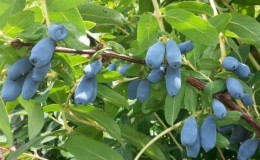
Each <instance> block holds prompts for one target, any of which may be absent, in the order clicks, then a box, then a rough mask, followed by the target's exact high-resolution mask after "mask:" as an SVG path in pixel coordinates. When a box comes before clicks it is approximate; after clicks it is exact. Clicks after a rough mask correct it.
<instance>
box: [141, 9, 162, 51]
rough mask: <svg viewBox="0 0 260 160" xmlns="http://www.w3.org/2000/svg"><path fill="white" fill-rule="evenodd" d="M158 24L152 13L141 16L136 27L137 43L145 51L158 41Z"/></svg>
mask: <svg viewBox="0 0 260 160" xmlns="http://www.w3.org/2000/svg"><path fill="white" fill-rule="evenodd" d="M158 32H159V24H158V22H157V20H156V18H155V17H154V16H153V14H152V13H149V12H148V13H145V14H143V15H142V17H141V18H140V20H139V22H138V26H137V43H138V47H139V49H141V50H145V49H147V48H148V47H150V46H151V45H153V44H154V43H155V42H157V40H158Z"/></svg>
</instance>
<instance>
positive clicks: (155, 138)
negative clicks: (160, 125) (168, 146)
mask: <svg viewBox="0 0 260 160" xmlns="http://www.w3.org/2000/svg"><path fill="white" fill-rule="evenodd" d="M181 124H182V122H179V123H176V124H175V125H173V126H171V127H170V128H167V129H166V130H164V131H163V132H161V133H160V134H158V135H157V136H156V137H154V138H153V139H152V140H151V141H149V142H148V143H147V144H146V145H145V146H144V147H143V148H142V149H141V151H140V152H139V153H138V154H137V155H136V157H135V159H134V160H138V159H139V158H140V157H141V155H142V154H143V153H144V152H145V150H146V149H148V148H149V147H150V146H151V145H152V144H153V143H154V142H156V141H157V140H158V139H160V138H161V137H162V136H164V135H165V134H167V133H169V132H171V131H172V130H174V129H176V128H178V127H180V126H181Z"/></svg>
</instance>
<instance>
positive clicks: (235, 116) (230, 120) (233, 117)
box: [217, 111, 241, 126]
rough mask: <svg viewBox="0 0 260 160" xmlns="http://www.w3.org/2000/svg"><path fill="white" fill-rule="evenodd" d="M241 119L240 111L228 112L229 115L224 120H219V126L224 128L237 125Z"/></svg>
mask: <svg viewBox="0 0 260 160" xmlns="http://www.w3.org/2000/svg"><path fill="white" fill-rule="evenodd" d="M240 117H241V113H240V112H238V111H227V115H226V117H225V118H223V119H217V125H218V126H224V125H228V124H236V123H237V122H238V121H239V120H240Z"/></svg>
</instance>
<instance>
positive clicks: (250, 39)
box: [227, 13, 260, 47]
mask: <svg viewBox="0 0 260 160" xmlns="http://www.w3.org/2000/svg"><path fill="white" fill-rule="evenodd" d="M227 29H228V30H230V31H231V32H233V33H234V34H236V36H237V38H238V39H240V40H241V41H243V42H245V43H251V44H254V45H257V46H258V47H259V46H260V24H259V23H258V22H257V21H256V20H254V19H253V18H252V17H249V16H246V15H243V14H240V13H232V19H231V21H230V23H229V25H228V26H227Z"/></svg>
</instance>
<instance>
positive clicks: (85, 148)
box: [64, 134, 123, 160]
mask: <svg viewBox="0 0 260 160" xmlns="http://www.w3.org/2000/svg"><path fill="white" fill-rule="evenodd" d="M64 146H65V148H66V149H67V150H68V151H69V152H70V153H71V154H73V155H74V156H75V158H77V159H78V160H83V159H86V158H87V159H88V160H123V158H122V157H121V156H120V155H119V154H118V153H117V152H116V151H114V150H113V149H111V148H110V147H108V146H106V145H105V144H103V143H101V142H98V141H96V140H93V139H91V138H88V137H86V136H83V135H75V134H72V135H70V136H69V138H68V139H67V141H66V142H65V144H64Z"/></svg>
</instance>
